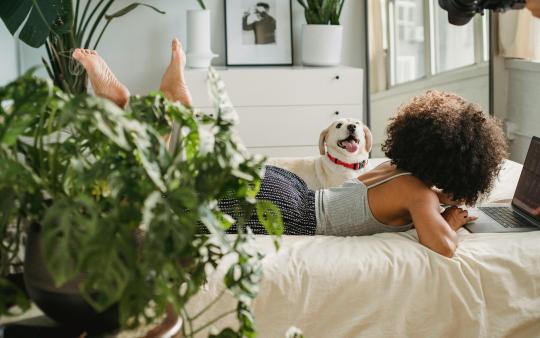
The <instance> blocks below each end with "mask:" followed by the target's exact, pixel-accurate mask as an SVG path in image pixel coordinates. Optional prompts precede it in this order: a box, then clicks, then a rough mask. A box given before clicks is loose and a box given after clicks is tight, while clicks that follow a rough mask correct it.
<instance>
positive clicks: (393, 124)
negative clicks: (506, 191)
mask: <svg viewBox="0 0 540 338" xmlns="http://www.w3.org/2000/svg"><path fill="white" fill-rule="evenodd" d="M386 133H387V139H386V141H385V142H384V144H383V146H382V150H383V151H384V153H385V155H386V156H387V157H388V158H390V159H391V160H392V163H393V164H394V165H396V167H397V168H399V169H402V170H405V171H408V172H411V173H412V174H413V175H414V176H416V177H417V178H419V179H421V180H422V181H424V182H426V183H427V184H429V185H430V186H436V187H437V188H440V189H442V190H443V191H444V192H445V193H447V194H449V195H450V196H451V197H452V198H453V199H454V200H459V201H463V202H465V203H466V204H468V205H472V204H474V203H475V202H476V201H477V200H478V199H479V198H480V196H482V195H484V194H487V193H488V192H489V191H490V190H491V188H492V186H493V181H494V178H495V177H496V176H497V175H498V173H499V171H500V169H501V166H502V163H503V159H504V158H506V156H507V144H506V141H505V138H504V134H503V131H502V128H501V126H500V122H499V121H498V120H496V119H494V118H492V117H489V116H487V115H486V114H484V113H483V112H482V110H481V108H480V107H479V106H478V105H475V104H471V103H468V102H466V101H465V100H464V99H463V98H461V97H459V96H457V95H454V94H450V93H445V92H440V91H436V90H430V91H428V92H426V94H424V95H421V96H416V97H414V98H412V100H411V101H410V102H409V103H407V104H405V105H403V106H401V107H400V109H399V111H398V113H397V115H396V116H395V117H393V118H392V119H391V121H390V125H389V126H388V127H387V129H386Z"/></svg>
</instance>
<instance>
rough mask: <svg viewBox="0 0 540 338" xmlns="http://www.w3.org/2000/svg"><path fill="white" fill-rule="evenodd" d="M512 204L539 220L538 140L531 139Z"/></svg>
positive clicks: (539, 176) (539, 161) (539, 141)
mask: <svg viewBox="0 0 540 338" xmlns="http://www.w3.org/2000/svg"><path fill="white" fill-rule="evenodd" d="M512 204H513V205H514V206H516V207H518V208H520V209H521V210H523V211H524V212H526V213H527V214H528V215H529V216H531V217H532V218H534V219H536V220H540V138H538V137H533V139H532V141H531V146H530V147H529V151H528V152H527V157H526V158H525V163H524V164H523V171H522V172H521V176H520V177H519V182H518V185H517V188H516V193H515V194H514V199H513V200H512Z"/></svg>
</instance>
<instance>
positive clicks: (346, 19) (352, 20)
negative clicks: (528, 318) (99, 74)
mask: <svg viewBox="0 0 540 338" xmlns="http://www.w3.org/2000/svg"><path fill="white" fill-rule="evenodd" d="M279 1H285V0H279ZM291 1H292V4H293V41H294V63H295V64H299V63H300V62H301V56H300V37H301V30H302V24H303V23H305V19H304V13H303V10H302V7H300V6H299V5H298V4H297V2H296V0H291ZM132 2H133V1H129V0H119V1H117V2H116V4H115V6H114V8H112V9H111V10H110V11H109V12H112V11H114V10H115V9H118V8H122V7H124V6H126V5H127V4H129V3H132ZM205 3H206V5H207V8H208V9H210V11H211V24H212V29H211V31H212V48H213V50H214V52H216V53H217V54H219V57H218V58H216V59H215V60H214V62H213V64H214V65H224V64H225V26H224V25H225V20H224V1H223V0H206V1H205ZM151 4H152V5H154V6H156V7H158V8H160V9H162V10H164V11H166V12H167V14H166V15H161V14H158V13H155V12H153V11H151V10H150V9H147V8H139V9H137V10H135V11H133V12H131V13H129V14H128V15H126V16H124V17H122V18H119V19H117V20H116V21H114V22H113V23H111V25H110V26H109V30H108V31H107V32H106V33H105V36H104V38H103V40H102V42H101V44H100V47H98V52H99V53H100V54H101V55H102V56H103V57H104V59H105V60H106V61H107V62H108V63H109V65H110V67H111V69H112V70H113V71H114V72H115V73H116V74H117V76H118V78H119V79H120V81H122V82H124V83H125V84H126V85H127V86H128V87H129V88H130V89H131V91H132V93H139V94H144V93H147V92H149V91H151V90H155V89H157V88H158V86H159V82H160V80H161V75H162V73H163V71H164V70H165V67H166V65H167V63H168V61H169V55H170V54H169V46H170V40H171V38H172V37H173V36H177V37H179V38H180V39H181V40H185V38H186V11H187V10H188V9H194V8H198V5H197V2H196V1H195V0H176V1H171V0H154V1H152V2H151ZM363 22H364V1H358V0H349V1H347V2H346V5H345V7H344V9H343V14H342V24H343V25H344V47H343V64H344V65H349V66H355V67H362V66H363V65H364V60H365V50H364V41H365V39H364V24H363ZM21 54H22V55H21V57H22V68H23V69H26V68H28V67H30V66H32V65H35V64H39V63H40V55H41V51H39V50H32V49H31V48H29V47H24V48H22V51H21ZM42 74H43V73H42Z"/></svg>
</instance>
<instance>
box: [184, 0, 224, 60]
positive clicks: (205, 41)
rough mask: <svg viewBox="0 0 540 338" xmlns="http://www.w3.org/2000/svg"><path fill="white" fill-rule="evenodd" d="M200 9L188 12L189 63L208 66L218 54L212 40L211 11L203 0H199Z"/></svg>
mask: <svg viewBox="0 0 540 338" xmlns="http://www.w3.org/2000/svg"><path fill="white" fill-rule="evenodd" d="M197 3H198V4H199V6H200V7H201V8H200V9H192V10H189V11H188V12H187V34H188V36H187V44H188V48H187V65H188V67H191V68H208V67H210V64H211V63H212V59H213V58H215V57H216V56H217V54H215V53H214V52H212V46H211V41H210V36H211V34H210V11H209V10H208V9H206V5H205V4H204V1H203V0H197Z"/></svg>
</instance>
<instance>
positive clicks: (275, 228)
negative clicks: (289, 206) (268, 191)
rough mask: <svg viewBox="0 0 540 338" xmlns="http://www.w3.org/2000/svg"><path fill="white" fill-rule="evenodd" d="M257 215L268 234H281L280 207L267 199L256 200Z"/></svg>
mask: <svg viewBox="0 0 540 338" xmlns="http://www.w3.org/2000/svg"><path fill="white" fill-rule="evenodd" d="M257 216H258V217H259V221H260V222H261V224H262V225H263V226H264V229H265V230H266V232H268V234H269V235H274V236H281V235H283V229H284V228H283V219H282V217H281V209H279V208H278V207H277V206H276V205H275V204H274V203H272V202H270V201H268V200H258V201H257Z"/></svg>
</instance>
